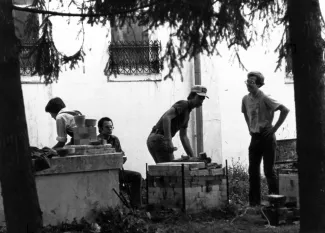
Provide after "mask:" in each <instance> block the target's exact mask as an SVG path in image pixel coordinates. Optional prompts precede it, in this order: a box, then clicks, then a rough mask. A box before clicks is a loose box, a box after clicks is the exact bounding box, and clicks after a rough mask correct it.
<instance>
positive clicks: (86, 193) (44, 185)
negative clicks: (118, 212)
mask: <svg viewBox="0 0 325 233" xmlns="http://www.w3.org/2000/svg"><path fill="white" fill-rule="evenodd" d="M122 164H123V154H122V153H113V154H104V155H89V156H88V155H81V156H69V157H60V158H53V159H51V168H50V169H47V170H44V171H41V172H38V173H37V174H36V175H35V181H36V186H37V193H38V198H39V202H40V206H41V210H42V212H43V222H44V226H45V225H49V224H50V225H57V224H59V223H61V222H65V221H69V222H70V221H73V219H74V218H76V219H77V220H80V219H81V218H82V217H85V218H86V219H87V220H92V218H93V212H92V211H93V210H96V209H99V208H106V207H108V206H109V207H116V206H117V205H120V204H121V203H120V200H119V199H118V197H117V196H116V194H115V193H114V192H113V190H112V189H113V188H115V189H116V190H117V191H118V192H119V179H118V177H119V169H120V168H121V167H122ZM0 192H1V188H0ZM4 224H5V218H4V210H3V201H2V196H0V225H4Z"/></svg>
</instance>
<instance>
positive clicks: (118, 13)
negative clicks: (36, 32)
mask: <svg viewBox="0 0 325 233" xmlns="http://www.w3.org/2000/svg"><path fill="white" fill-rule="evenodd" d="M155 4H156V2H154V3H151V4H147V5H143V6H139V7H136V8H134V9H130V10H125V11H116V12H109V13H99V14H80V13H63V12H57V11H47V10H39V9H34V8H28V7H20V6H16V5H13V6H12V9H13V10H17V11H25V12H30V13H39V14H49V15H57V16H72V17H101V16H114V15H120V14H127V13H131V12H135V11H138V10H140V9H143V8H146V7H151V6H153V5H155Z"/></svg>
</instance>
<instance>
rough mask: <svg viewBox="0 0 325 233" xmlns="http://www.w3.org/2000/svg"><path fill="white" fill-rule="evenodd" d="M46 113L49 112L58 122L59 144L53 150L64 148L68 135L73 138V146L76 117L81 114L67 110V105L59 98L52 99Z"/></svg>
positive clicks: (71, 142) (57, 138)
mask: <svg viewBox="0 0 325 233" xmlns="http://www.w3.org/2000/svg"><path fill="white" fill-rule="evenodd" d="M45 112H48V113H49V114H50V115H51V117H52V118H53V119H54V120H55V121H56V130H57V137H56V140H57V141H58V143H57V144H56V145H54V146H53V148H60V147H63V146H64V145H65V144H66V142H67V140H68V139H67V135H69V136H70V137H71V141H70V144H73V128H74V127H75V126H76V124H75V120H74V116H75V115H78V114H81V113H80V112H79V111H71V110H68V109H66V106H65V103H64V102H63V100H62V99H61V98H59V97H55V98H52V99H51V100H50V101H49V102H48V103H47V105H46V107H45Z"/></svg>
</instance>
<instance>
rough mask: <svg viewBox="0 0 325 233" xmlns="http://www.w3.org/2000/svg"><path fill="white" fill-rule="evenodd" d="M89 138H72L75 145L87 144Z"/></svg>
mask: <svg viewBox="0 0 325 233" xmlns="http://www.w3.org/2000/svg"><path fill="white" fill-rule="evenodd" d="M89 141H90V140H89V139H74V144H75V145H89Z"/></svg>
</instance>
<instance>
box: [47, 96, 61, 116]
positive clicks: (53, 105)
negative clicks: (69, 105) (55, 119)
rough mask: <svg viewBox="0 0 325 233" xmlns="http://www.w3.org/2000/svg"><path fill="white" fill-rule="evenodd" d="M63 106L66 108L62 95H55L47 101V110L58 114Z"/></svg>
mask: <svg viewBox="0 0 325 233" xmlns="http://www.w3.org/2000/svg"><path fill="white" fill-rule="evenodd" d="M62 108H65V104H64V102H63V100H62V99H61V98H60V97H55V98H53V99H51V100H50V101H49V102H48V103H47V105H46V107H45V112H50V113H56V114H57V113H59V112H60V111H61V109H62Z"/></svg>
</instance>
